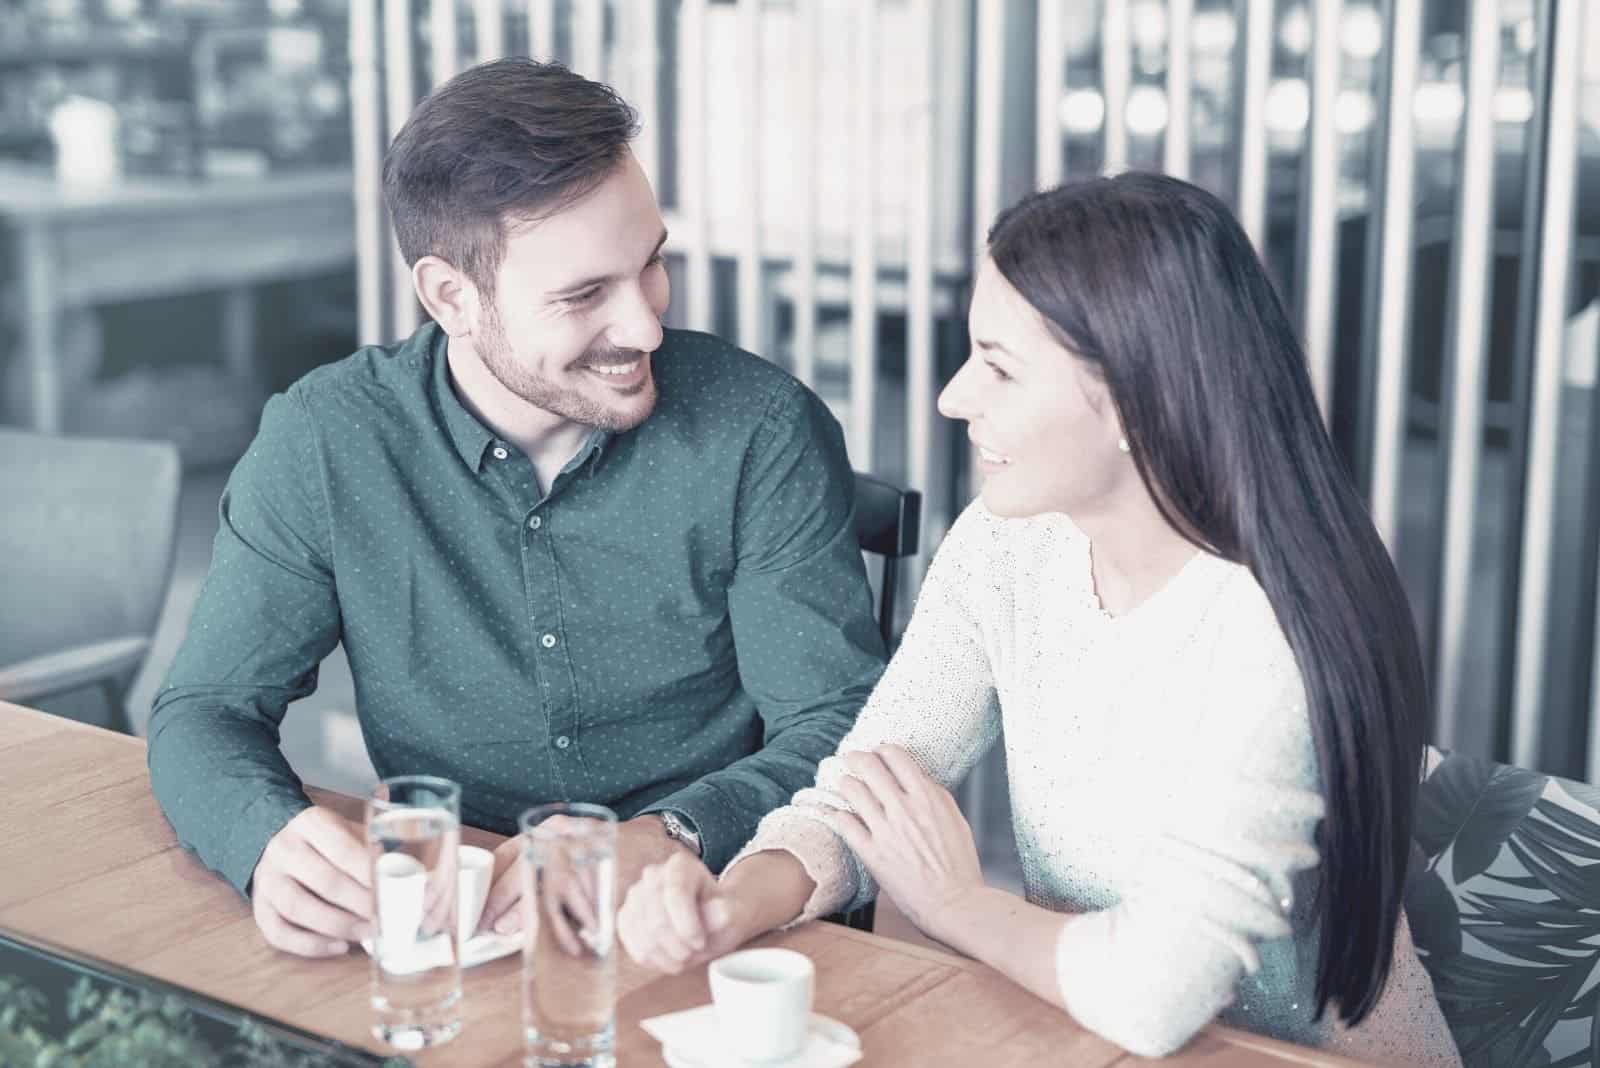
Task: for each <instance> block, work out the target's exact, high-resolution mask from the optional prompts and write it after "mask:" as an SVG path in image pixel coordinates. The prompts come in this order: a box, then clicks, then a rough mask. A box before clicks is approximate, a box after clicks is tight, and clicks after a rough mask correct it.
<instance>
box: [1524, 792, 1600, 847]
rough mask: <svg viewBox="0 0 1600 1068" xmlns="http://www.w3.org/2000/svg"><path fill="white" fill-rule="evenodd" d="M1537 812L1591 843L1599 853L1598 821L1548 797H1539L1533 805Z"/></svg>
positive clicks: (1599, 824)
mask: <svg viewBox="0 0 1600 1068" xmlns="http://www.w3.org/2000/svg"><path fill="white" fill-rule="evenodd" d="M1534 808H1535V809H1536V810H1537V811H1538V813H1539V814H1540V815H1541V816H1543V817H1544V818H1545V819H1547V820H1549V821H1550V822H1552V823H1555V824H1558V825H1559V826H1560V827H1561V828H1562V829H1563V830H1565V831H1566V832H1567V833H1569V834H1571V835H1574V836H1575V837H1578V838H1581V839H1583V840H1584V841H1585V842H1588V843H1591V845H1592V846H1593V848H1594V849H1595V852H1596V853H1597V854H1600V823H1596V822H1595V820H1594V819H1591V818H1590V817H1588V816H1585V815H1584V814H1583V813H1581V812H1574V811H1572V810H1571V809H1570V808H1568V807H1567V806H1565V805H1559V804H1557V803H1556V802H1554V801H1551V800H1549V799H1548V798H1541V799H1540V801H1539V803H1538V804H1537V805H1535V806H1534Z"/></svg>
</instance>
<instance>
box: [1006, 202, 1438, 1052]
mask: <svg viewBox="0 0 1600 1068" xmlns="http://www.w3.org/2000/svg"><path fill="white" fill-rule="evenodd" d="M989 253H990V255H991V257H992V258H993V260H994V264H995V266H996V267H997V268H998V269H999V271H1000V273H1001V275H1003V276H1004V277H1005V279H1006V280H1007V281H1008V282H1009V283H1010V284H1011V286H1012V287H1013V288H1014V289H1016V290H1017V292H1018V293H1020V294H1021V295H1022V296H1023V297H1024V298H1025V299H1026V300H1027V301H1028V303H1029V304H1031V305H1032V306H1033V307H1034V308H1035V309H1036V310H1037V311H1038V312H1039V313H1040V314H1041V315H1042V316H1043V317H1044V318H1045V320H1046V321H1047V322H1048V323H1049V324H1050V325H1051V327H1052V328H1053V329H1054V330H1055V331H1057V332H1058V337H1059V340H1060V341H1061V342H1062V343H1063V344H1065V345H1066V346H1067V347H1068V348H1069V349H1071V350H1072V351H1073V352H1075V353H1077V354H1078V355H1080V356H1082V357H1083V358H1085V359H1087V360H1090V361H1092V362H1093V363H1094V364H1095V365H1097V366H1098V368H1099V370H1100V371H1101V372H1102V373H1103V375H1104V377H1105V382H1106V384H1107V386H1108V388H1109V390H1110V394H1111V397H1112V400H1113V402H1114V403H1115V404H1116V406H1117V412H1118V414H1119V415H1120V417H1121V420H1122V427H1123V431H1124V433H1125V435H1126V436H1127V439H1128V442H1129V445H1130V446H1131V450H1132V456H1133V461H1134V463H1135V464H1136V465H1137V468H1138V471H1139V474H1140V476H1141V477H1142V478H1143V479H1144V482H1145V485H1146V486H1147V487H1149V489H1150V493H1151V496H1152V497H1153V498H1154V499H1155V502H1156V504H1157V506H1158V507H1159V508H1160V509H1161V512H1162V515H1163V516H1164V517H1165V518H1166V519H1167V521H1168V522H1169V523H1171V524H1172V526H1173V527H1174V529H1176V530H1178V531H1179V532H1180V533H1182V534H1183V535H1184V536H1185V537H1186V538H1188V539H1189V540H1191V541H1193V542H1195V543H1196V544H1197V545H1199V546H1202V547H1204V548H1205V549H1207V550H1209V551H1211V552H1213V553H1215V554H1217V555H1218V556H1221V557H1223V558H1225V559H1228V560H1232V561H1234V562H1236V563H1240V564H1243V565H1244V566H1246V567H1248V568H1249V569H1250V571H1251V573H1252V574H1253V575H1254V576H1255V578H1256V581H1257V582H1258V583H1260V585H1261V588H1262V589H1263V590H1264V591H1265V593H1266V595H1267V599H1268V600H1269V601H1270V602H1271V604H1272V609H1273V612H1274V613H1275V614H1276V616H1277V619H1278V624H1279V626H1280V627H1282V628H1283V633H1284V635H1285V637H1286V638H1287V639H1288V642H1289V646H1290V648H1292V649H1293V650H1294V655H1295V660H1296V662H1297V664H1298V665H1299V668H1300V674H1301V677H1302V679H1303V681H1304V684H1305V692H1306V701H1307V704H1308V707H1309V710H1310V717H1311V729H1312V735H1313V737H1314V738H1315V741H1316V748H1317V757H1318V761H1319V764H1320V767H1321V772H1322V787H1323V792H1324V796H1325V799H1326V802H1327V811H1326V815H1325V817H1324V819H1323V822H1322V826H1321V829H1320V832H1319V842H1318V844H1319V846H1320V849H1321V853H1322V870H1321V889H1320V891H1319V893H1318V896H1317V903H1316V911H1317V915H1318V919H1319V921H1320V924H1321V931H1322V935H1321V944H1320V947H1319V950H1320V955H1319V965H1318V969H1317V988H1316V997H1317V1015H1318V1017H1320V1016H1321V1014H1322V1012H1323V1011H1324V1009H1326V1007H1327V1006H1328V1004H1329V1003H1330V1002H1336V1003H1337V1004H1338V1006H1339V1014H1340V1015H1341V1016H1343V1017H1344V1018H1345V1019H1346V1020H1347V1021H1348V1022H1350V1023H1352V1024H1353V1023H1356V1022H1359V1021H1360V1020H1361V1019H1362V1018H1363V1017H1365V1016H1366V1014H1367V1013H1368V1012H1369V1011H1371V1009H1372V1007H1373V1005H1374V1004H1375V1003H1376V1002H1377V999H1378V995H1379V994H1380V993H1381V992H1382V990H1383V985H1384V982H1385V980H1386V979H1387V977H1388V972H1389V961H1390V954H1391V952H1392V946H1393V939H1394V934H1395V928H1396V924H1397V923H1398V917H1399V913H1400V904H1401V896H1402V893H1403V889H1404V884H1405V872H1406V860H1407V856H1408V849H1409V844H1410V837H1411V816H1412V808H1413V805H1414V801H1415V796H1416V785H1417V777H1418V770H1419V768H1420V765H1421V761H1422V746H1423V729H1424V717H1425V714H1426V711H1425V710H1426V707H1427V706H1426V703H1425V702H1426V684H1425V681H1424V677H1423V669H1422V658H1421V655H1420V653H1419V652H1418V648H1417V639H1416V632H1415V630H1414V628H1413V625H1412V620H1411V613H1410V609H1409V607H1408V605H1407V603H1406V598H1405V594H1404V592H1403V591H1402V589H1401V587H1400V579H1399V576H1398V575H1397V574H1396V573H1395V570H1394V566H1393V564H1392V563H1391V562H1390V560H1389V555H1388V553H1387V552H1386V551H1385V550H1384V546H1383V543H1382V541H1380V540H1379V538H1378V535H1377V532H1376V531H1375V530H1374V529H1373V526H1372V522H1371V520H1370V519H1369V518H1368V516H1367V511H1366V508H1365V506H1364V505H1363V503H1362V501H1361V499H1360V497H1359V496H1358V495H1357V493H1356V491H1355V488H1354V486H1352V485H1351V483H1350V480H1349V478H1348V477H1347V475H1346V473H1345V470H1344V467H1343V466H1342V464H1341V462H1340V460H1339V458H1338V456H1337V455H1336V453H1335V452H1334V449H1333V444H1332V442H1331V441H1330V440H1329V439H1328V434H1327V431H1326V430H1325V428H1324V426H1323V422H1322V418H1321V415H1320V414H1319V412H1318V410H1317V404H1316V400H1315V398H1314V397H1313V395H1312V390H1311V381H1310V378H1309V377H1308V375H1307V373H1306V366H1305V357H1304V355H1303V353H1302V351H1301V348H1300V344H1299V341H1298V340H1297V339H1296V337H1295V333H1294V329H1293V327H1291V326H1290V323H1289V319H1288V317H1287V316H1286V315H1285V314H1284V310H1283V306H1282V304H1281V303H1280V302H1279V300H1278V296H1277V293H1276V292H1275V291H1274V290H1273V287H1272V284H1271V282H1270V281H1269V280H1268V278H1267V275H1266V272H1265V271H1264V270H1263V269H1262V266H1261V263H1260V261H1259V260H1258V259H1257V258H1256V254H1255V251H1254V249H1252V248H1251V246H1250V241H1249V239H1248V238H1247V237H1246V236H1245V233H1244V231H1243V229H1241V228H1240V226H1239V224H1238V222H1237V221H1236V220H1235V219H1234V218H1233V216H1232V214H1231V213H1230V212H1229V211H1228V209H1227V208H1226V207H1225V206H1224V205H1223V204H1222V202H1221V201H1219V200H1218V199H1217V198H1216V197H1214V196H1212V195H1211V194H1210V193H1207V192H1205V191H1204V190H1202V189H1199V188H1196V187H1195V186H1192V185H1190V184H1188V183H1187V182H1182V181H1179V180H1178V179H1175V178H1170V177H1167V176H1165V175H1159V174H1138V173H1129V174H1122V175H1118V176H1117V177H1114V178H1097V179H1093V180H1089V181H1084V182H1078V183H1073V184H1069V185H1064V186H1061V187H1059V188H1057V189H1052V190H1049V191H1047V192H1043V193H1037V194H1034V195H1032V196H1029V197H1027V198H1025V199H1024V200H1022V201H1021V202H1019V203H1017V204H1016V205H1014V206H1013V207H1011V208H1008V209H1007V210H1006V211H1005V212H1004V213H1003V214H1002V215H1001V216H1000V218H999V219H998V220H997V221H996V222H995V224H994V228H993V229H992V230H991V231H990V232H989Z"/></svg>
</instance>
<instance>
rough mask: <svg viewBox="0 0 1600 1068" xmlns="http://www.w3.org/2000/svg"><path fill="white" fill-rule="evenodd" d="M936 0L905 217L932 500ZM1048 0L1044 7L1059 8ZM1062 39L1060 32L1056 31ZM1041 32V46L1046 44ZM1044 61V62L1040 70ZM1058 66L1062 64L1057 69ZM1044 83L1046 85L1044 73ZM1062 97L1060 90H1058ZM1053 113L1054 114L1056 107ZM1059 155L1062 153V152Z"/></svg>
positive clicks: (910, 353) (909, 434)
mask: <svg viewBox="0 0 1600 1068" xmlns="http://www.w3.org/2000/svg"><path fill="white" fill-rule="evenodd" d="M936 2H937V0H912V2H911V11H910V15H911V26H912V32H914V33H918V34H920V35H921V37H922V47H920V48H917V49H915V50H914V52H915V55H916V56H917V71H916V75H915V82H914V84H915V85H916V87H917V106H916V112H915V114H914V115H913V117H912V129H911V173H910V174H909V175H907V177H908V178H909V179H910V184H911V188H910V194H911V196H910V200H909V202H908V204H907V208H908V210H907V219H906V237H907V248H906V389H907V392H908V396H907V399H906V453H907V455H906V474H907V481H908V482H910V484H911V486H912V488H913V489H916V490H919V491H921V493H922V495H923V499H924V500H930V499H931V492H932V484H931V483H932V479H931V478H930V477H929V476H930V473H931V471H932V468H933V440H934V433H933V432H934V419H935V418H936V416H935V414H934V407H933V405H934V392H933V391H934V381H933V379H934V352H933V330H934V319H933V235H934V232H935V230H936V229H937V224H938V219H937V216H936V215H935V211H936V210H937V209H936V208H935V206H934V197H933V182H934V174H935V173H936V161H935V160H934V149H933V124H934V85H935V84H936V82H937V80H938V30H937V28H936V26H937V19H936V17H935V15H936V12H935V10H934V6H935V3H936ZM1055 6H1056V5H1055V3H1054V2H1053V0H1045V3H1044V4H1043V5H1041V11H1042V10H1043V8H1045V7H1055ZM1057 38H1058V39H1059V34H1058V35H1057ZM1044 42H1045V38H1044V36H1043V34H1042V33H1041V35H1040V48H1041V49H1043V48H1044V47H1045V44H1044ZM1043 68H1044V64H1043V63H1042V62H1041V64H1040V69H1041V70H1043ZM1054 69H1055V70H1057V71H1059V69H1060V68H1059V67H1056V68H1054ZM1039 83H1040V85H1041V86H1042V85H1043V84H1044V78H1043V76H1042V75H1041V77H1040V79H1039ZM1056 95H1058V96H1059V92H1058V93H1057V94H1056ZM1051 114H1052V115H1053V114H1055V112H1054V110H1053V109H1052V111H1051ZM1057 155H1058V158H1059V153H1058V154H1057Z"/></svg>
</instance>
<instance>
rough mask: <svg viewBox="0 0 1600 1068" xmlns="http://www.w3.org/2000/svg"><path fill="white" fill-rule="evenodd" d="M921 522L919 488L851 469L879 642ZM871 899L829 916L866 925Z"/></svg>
mask: <svg viewBox="0 0 1600 1068" xmlns="http://www.w3.org/2000/svg"><path fill="white" fill-rule="evenodd" d="M921 526H922V494H920V493H918V492H917V491H916V490H908V489H901V488H900V487H899V486H896V485H893V484H892V483H889V482H885V481H883V480H882V479H881V478H873V477H872V476H871V475H864V474H861V473H860V472H859V471H858V472H856V542H857V544H859V545H860V546H861V551H862V552H864V553H872V554H873V555H875V556H880V557H882V558H883V569H882V574H881V577H880V580H879V583H878V633H879V634H881V635H882V636H883V647H884V648H885V649H891V650H892V649H893V647H894V629H895V628H894V624H895V619H894V602H895V595H896V593H897V592H898V590H899V582H900V561H902V560H904V559H905V558H906V557H908V556H915V555H916V554H917V544H918V538H919V536H920V535H921ZM876 913H877V903H876V902H872V901H869V902H867V903H866V904H865V905H863V906H861V907H860V908H858V909H856V910H855V911H853V912H847V913H841V914H839V915H837V916H829V917H828V919H829V920H830V921H832V922H834V923H842V924H844V925H845V926H846V927H854V928H855V929H856V930H858V931H871V930H872V921H873V919H874V916H875V915H876Z"/></svg>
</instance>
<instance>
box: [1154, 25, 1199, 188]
mask: <svg viewBox="0 0 1600 1068" xmlns="http://www.w3.org/2000/svg"><path fill="white" fill-rule="evenodd" d="M1193 27H1194V0H1169V2H1168V4H1167V134H1166V139H1165V140H1164V141H1163V143H1162V146H1161V148H1162V154H1161V166H1162V169H1164V170H1165V171H1166V172H1167V173H1168V174H1170V175H1172V176H1173V177H1174V178H1188V177H1189V169H1190V158H1191V149H1190V137H1189V124H1190V114H1191V111H1192V108H1191V106H1190V104H1191V101H1192V99H1193V94H1192V93H1191V89H1192V86H1191V85H1190V81H1191V80H1192V76H1191V74H1190V63H1189V52H1190V48H1191V45H1192V42H1191V40H1190V32H1191V30H1192V29H1193Z"/></svg>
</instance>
